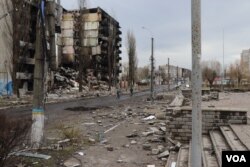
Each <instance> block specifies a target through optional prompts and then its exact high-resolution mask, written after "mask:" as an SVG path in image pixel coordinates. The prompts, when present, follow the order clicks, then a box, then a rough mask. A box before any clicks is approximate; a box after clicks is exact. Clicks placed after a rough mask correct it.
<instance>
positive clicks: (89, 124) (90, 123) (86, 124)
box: [84, 122, 96, 126]
mask: <svg viewBox="0 0 250 167" xmlns="http://www.w3.org/2000/svg"><path fill="white" fill-rule="evenodd" d="M84 125H85V126H92V125H96V123H94V122H89V123H88V122H87V123H84Z"/></svg>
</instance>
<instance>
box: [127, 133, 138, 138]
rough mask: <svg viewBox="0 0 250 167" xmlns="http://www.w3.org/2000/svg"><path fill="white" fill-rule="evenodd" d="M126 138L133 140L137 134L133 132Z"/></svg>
mask: <svg viewBox="0 0 250 167" xmlns="http://www.w3.org/2000/svg"><path fill="white" fill-rule="evenodd" d="M126 137H127V138H135V137H138V133H137V132H133V133H131V134H129V135H127V136H126Z"/></svg>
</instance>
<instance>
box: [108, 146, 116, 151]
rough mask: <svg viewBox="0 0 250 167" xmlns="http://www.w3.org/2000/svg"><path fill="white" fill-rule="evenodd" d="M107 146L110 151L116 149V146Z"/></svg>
mask: <svg viewBox="0 0 250 167" xmlns="http://www.w3.org/2000/svg"><path fill="white" fill-rule="evenodd" d="M106 148H107V150H108V151H114V147H112V146H107V147H106Z"/></svg>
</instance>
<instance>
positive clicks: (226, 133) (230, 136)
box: [220, 126, 247, 151]
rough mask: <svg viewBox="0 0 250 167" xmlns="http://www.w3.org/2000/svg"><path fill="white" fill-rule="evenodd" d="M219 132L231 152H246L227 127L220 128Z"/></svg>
mask: <svg viewBox="0 0 250 167" xmlns="http://www.w3.org/2000/svg"><path fill="white" fill-rule="evenodd" d="M220 130H221V133H222V134H223V136H224V137H225V139H226V141H227V143H228V145H229V146H230V148H231V149H232V150H233V151H247V148H246V147H245V146H244V145H243V144H242V142H241V141H240V140H239V138H238V137H237V136H236V134H235V133H234V132H233V130H232V129H231V128H230V127H229V126H221V127H220Z"/></svg>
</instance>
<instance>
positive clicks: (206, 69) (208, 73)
mask: <svg viewBox="0 0 250 167" xmlns="http://www.w3.org/2000/svg"><path fill="white" fill-rule="evenodd" d="M201 66H202V78H203V81H208V82H209V86H210V88H211V87H212V86H213V82H214V79H215V78H216V77H217V76H219V75H220V71H221V70H220V69H221V65H220V63H219V62H218V61H215V60H210V61H203V62H202V63H201Z"/></svg>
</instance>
